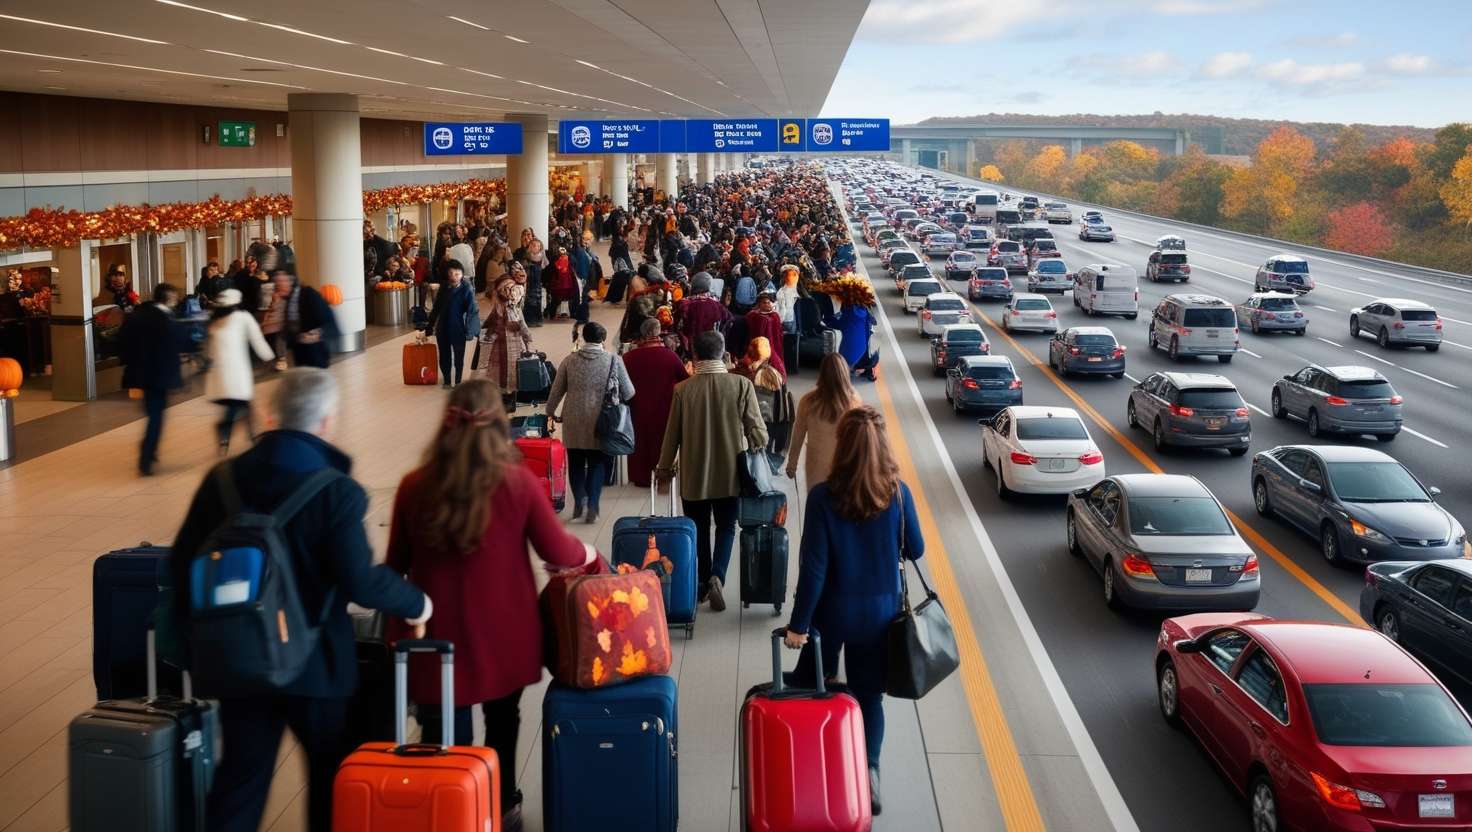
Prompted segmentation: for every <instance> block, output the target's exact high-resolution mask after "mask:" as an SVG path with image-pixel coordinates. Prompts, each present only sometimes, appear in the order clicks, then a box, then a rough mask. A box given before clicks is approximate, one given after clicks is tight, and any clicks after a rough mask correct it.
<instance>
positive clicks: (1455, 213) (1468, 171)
mask: <svg viewBox="0 0 1472 832" xmlns="http://www.w3.org/2000/svg"><path fill="white" fill-rule="evenodd" d="M1441 201H1442V202H1443V203H1444V204H1445V205H1446V210H1447V213H1448V214H1449V215H1450V216H1451V219H1452V221H1453V222H1458V223H1461V224H1462V225H1463V226H1465V227H1466V228H1467V229H1468V230H1469V231H1472V149H1469V150H1468V151H1467V153H1466V154H1465V155H1463V156H1462V158H1461V159H1458V160H1457V163H1456V164H1455V165H1453V166H1452V172H1451V176H1450V177H1449V178H1448V179H1447V181H1446V184H1445V185H1442V186H1441Z"/></svg>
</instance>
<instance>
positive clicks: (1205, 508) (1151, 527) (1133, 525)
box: [1130, 497, 1233, 536]
mask: <svg viewBox="0 0 1472 832" xmlns="http://www.w3.org/2000/svg"><path fill="white" fill-rule="evenodd" d="M1130 532H1131V533H1133V534H1137V535H1149V536H1156V535H1193V536H1195V535H1227V534H1233V531H1232V524H1231V522H1230V521H1228V520H1227V516H1226V515H1225V514H1223V513H1222V509H1221V506H1219V505H1217V503H1216V500H1213V499H1212V498H1210V497H1131V498H1130Z"/></svg>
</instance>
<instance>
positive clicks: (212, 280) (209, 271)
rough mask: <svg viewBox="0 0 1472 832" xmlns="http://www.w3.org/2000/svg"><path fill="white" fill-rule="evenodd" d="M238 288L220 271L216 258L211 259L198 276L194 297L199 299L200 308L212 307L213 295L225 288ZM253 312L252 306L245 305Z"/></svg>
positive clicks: (213, 304) (213, 303) (213, 306)
mask: <svg viewBox="0 0 1472 832" xmlns="http://www.w3.org/2000/svg"><path fill="white" fill-rule="evenodd" d="M232 288H238V287H236V286H234V281H232V280H231V279H230V278H229V277H226V276H225V275H223V274H221V273H220V263H219V261H218V260H211V261H210V262H209V263H208V264H207V265H206V266H205V267H204V271H203V272H202V273H201V274H200V276H199V286H197V287H196V288H195V291H194V294H195V297H197V298H198V299H199V306H200V308H201V309H214V308H215V297H216V296H217V295H219V294H220V293H221V292H223V291H225V290H226V289H232ZM246 308H247V309H249V310H250V311H252V312H254V311H255V310H254V308H251V307H246Z"/></svg>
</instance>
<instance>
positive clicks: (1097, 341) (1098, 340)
mask: <svg viewBox="0 0 1472 832" xmlns="http://www.w3.org/2000/svg"><path fill="white" fill-rule="evenodd" d="M1073 341H1074V343H1076V344H1078V345H1079V346H1081V347H1112V346H1114V336H1113V335H1075V336H1074V338H1073Z"/></svg>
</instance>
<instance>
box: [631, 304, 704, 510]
mask: <svg viewBox="0 0 1472 832" xmlns="http://www.w3.org/2000/svg"><path fill="white" fill-rule="evenodd" d="M623 359H624V366H625V367H627V368H628V371H629V379H630V380H631V381H632V382H633V383H634V390H635V391H636V392H635V393H634V398H633V400H632V401H630V402H629V408H630V410H631V411H632V412H633V413H632V415H633V417H634V452H633V453H632V454H630V455H629V482H631V483H633V484H634V485H637V486H639V487H640V488H648V487H649V483H650V478H651V476H652V475H653V473H654V466H655V464H657V463H658V462H659V452H660V451H661V450H662V449H663V446H664V431H665V425H667V424H669V420H670V401H671V400H672V399H673V398H674V395H675V385H677V384H679V383H680V382H682V381H684V380H685V379H687V378H689V377H690V372H689V371H688V370H686V369H685V362H684V361H681V360H680V356H679V354H678V353H676V352H675V351H674V350H672V349H670V348H669V346H668V345H666V344H665V342H664V330H663V327H662V326H661V325H660V323H659V320H658V319H657V318H646V319H645V320H644V322H643V323H642V324H640V326H639V340H638V341H637V342H636V343H635V346H634V349H632V350H629V351H628V352H626V353H624V355H623Z"/></svg>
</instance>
